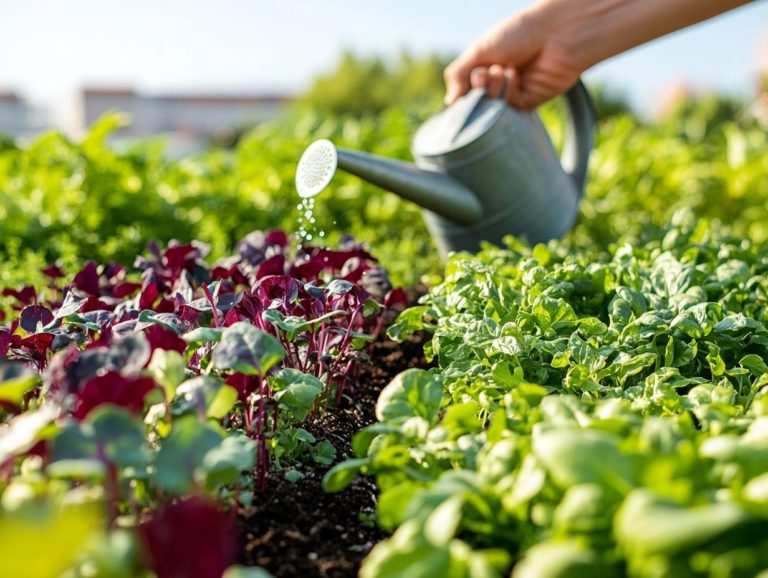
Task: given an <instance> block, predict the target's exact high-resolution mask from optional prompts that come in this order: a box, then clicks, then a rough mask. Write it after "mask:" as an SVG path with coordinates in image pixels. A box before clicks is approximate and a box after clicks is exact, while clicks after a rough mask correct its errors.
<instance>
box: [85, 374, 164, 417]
mask: <svg viewBox="0 0 768 578" xmlns="http://www.w3.org/2000/svg"><path fill="white" fill-rule="evenodd" d="M154 388H155V382H154V380H152V378H151V377H134V378H127V377H124V376H122V375H120V374H119V373H117V372H116V371H110V372H107V373H105V374H104V375H97V376H95V377H92V378H91V379H89V380H88V381H86V382H85V385H83V387H82V389H81V390H80V392H79V393H78V394H77V401H76V402H75V408H74V411H73V412H72V415H73V416H74V417H75V419H78V420H81V421H82V420H83V419H85V418H86V416H87V415H88V414H89V413H90V412H91V411H93V410H94V409H95V408H97V407H99V406H101V405H106V404H111V405H116V406H118V407H123V408H125V409H127V410H129V411H131V412H133V413H135V414H137V415H138V414H140V413H141V411H142V409H144V397H145V396H146V395H147V394H148V393H149V392H150V391H152V390H153V389H154Z"/></svg>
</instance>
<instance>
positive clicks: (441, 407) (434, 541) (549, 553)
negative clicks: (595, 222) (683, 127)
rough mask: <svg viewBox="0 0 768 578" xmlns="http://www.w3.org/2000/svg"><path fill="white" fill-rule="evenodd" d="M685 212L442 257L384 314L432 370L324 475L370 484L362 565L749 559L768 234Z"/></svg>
mask: <svg viewBox="0 0 768 578" xmlns="http://www.w3.org/2000/svg"><path fill="white" fill-rule="evenodd" d="M694 223H695V221H694V220H693V219H692V218H690V215H688V218H686V216H685V215H678V218H677V219H676V223H675V224H673V225H670V226H669V227H668V228H667V230H666V234H665V235H664V236H663V237H662V238H661V239H660V240H658V241H654V242H649V243H647V244H645V245H643V246H634V247H633V246H629V245H617V246H613V247H611V249H610V251H609V253H610V254H609V256H601V255H602V252H597V251H591V250H581V251H573V250H569V251H566V250H564V249H563V248H562V247H560V246H558V245H557V244H554V243H553V244H551V245H550V246H549V247H545V246H543V245H539V246H537V247H534V248H533V249H532V250H530V249H528V248H526V247H525V246H523V245H522V244H519V243H517V242H515V241H510V247H508V248H506V249H500V248H488V249H486V250H484V251H483V252H481V253H480V254H478V255H477V256H476V257H469V256H466V255H457V256H454V257H453V258H452V259H451V261H450V262H449V264H448V266H447V270H446V277H445V280H444V282H443V283H441V284H440V285H439V286H437V287H435V288H434V289H433V290H432V291H431V292H430V293H429V295H427V296H426V297H424V298H423V299H422V304H421V305H419V306H417V307H413V308H410V309H408V310H406V311H405V312H404V313H403V314H401V316H400V317H399V320H398V321H397V323H396V324H395V325H393V326H392V327H391V328H390V330H389V331H390V335H392V336H393V337H394V338H398V339H402V338H403V337H405V336H407V335H409V334H410V333H412V332H417V331H427V332H429V333H430V334H431V335H432V337H431V342H429V343H428V345H427V347H426V352H427V355H428V357H429V356H431V357H433V358H434V359H435V360H436V361H437V362H438V368H436V369H432V370H428V371H424V370H410V371H408V372H405V373H403V374H401V375H400V376H399V377H398V378H397V379H396V380H394V381H393V382H392V383H391V384H390V385H389V386H387V387H386V388H385V389H384V391H383V392H382V394H381V396H380V398H379V401H378V403H377V406H376V416H377V418H378V420H379V422H378V423H377V424H375V425H372V426H370V427H368V428H365V429H364V430H363V431H362V432H361V433H359V434H358V435H357V436H356V437H355V439H354V441H353V447H354V449H355V452H356V458H355V459H352V460H347V461H345V462H342V463H341V464H339V465H337V466H335V467H334V468H333V469H332V470H331V471H330V472H329V473H328V474H327V475H326V478H325V486H326V488H327V489H328V490H330V491H337V490H339V489H341V488H343V487H344V486H345V485H346V484H347V483H349V482H350V481H351V480H352V479H353V478H354V476H355V474H356V472H363V473H365V474H369V475H374V476H375V477H376V481H377V485H378V486H379V488H380V490H381V496H380V501H379V504H378V519H379V522H380V523H381V524H382V525H383V526H384V527H385V528H387V529H390V530H393V531H394V534H393V536H392V537H391V538H389V539H387V540H385V541H383V542H382V543H380V544H379V545H378V546H376V547H375V548H374V550H373V551H372V553H371V554H370V555H369V557H368V558H367V560H366V561H365V562H364V564H363V568H362V571H361V576H362V577H363V578H394V577H396V576H406V575H407V576H409V577H424V578H427V577H430V576H451V577H457V578H459V577H472V578H485V577H488V578H491V577H498V576H507V575H509V572H510V569H513V571H512V576H513V578H565V577H577V576H578V577H581V576H590V577H604V578H614V577H615V578H619V577H623V576H631V577H634V578H662V577H664V578H687V577H690V578H694V577H696V578H704V577H706V578H737V577H743V578H748V577H755V576H758V575H759V576H761V577H763V576H767V575H768V365H767V364H766V363H767V362H768V308H767V307H768V277H767V276H766V272H768V244H765V243H751V242H749V241H745V240H738V239H735V238H733V237H728V236H726V235H724V234H722V233H719V232H718V231H717V229H715V228H710V227H709V226H708V225H707V224H706V223H699V226H694ZM761 571H762V573H761Z"/></svg>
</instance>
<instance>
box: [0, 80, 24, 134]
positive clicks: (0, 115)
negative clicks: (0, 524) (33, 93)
mask: <svg viewBox="0 0 768 578" xmlns="http://www.w3.org/2000/svg"><path fill="white" fill-rule="evenodd" d="M29 116H30V115H29V109H28V108H27V105H26V103H25V102H24V101H23V100H22V99H21V97H19V95H18V94H16V93H15V92H10V91H2V90H0V133H5V134H10V135H13V136H21V135H23V134H25V133H27V131H28V130H29V123H30V118H29Z"/></svg>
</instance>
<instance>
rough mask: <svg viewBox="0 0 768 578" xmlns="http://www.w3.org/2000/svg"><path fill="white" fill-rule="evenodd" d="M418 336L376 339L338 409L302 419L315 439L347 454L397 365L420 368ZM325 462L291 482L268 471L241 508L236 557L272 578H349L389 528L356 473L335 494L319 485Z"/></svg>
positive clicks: (371, 488) (368, 483) (372, 489)
mask: <svg viewBox="0 0 768 578" xmlns="http://www.w3.org/2000/svg"><path fill="white" fill-rule="evenodd" d="M422 344H423V337H422V336H412V337H411V338H409V339H408V340H406V341H405V342H403V343H402V344H397V343H394V342H392V341H389V340H382V341H378V342H377V343H375V344H374V348H373V352H372V355H371V363H370V364H367V365H365V366H362V367H361V371H360V374H359V375H358V376H357V379H356V385H355V386H354V396H353V397H345V399H344V402H343V404H342V406H341V407H340V408H338V410H337V411H334V412H332V413H326V414H324V415H322V416H321V417H320V418H318V419H317V420H314V421H312V422H310V423H307V424H305V427H306V429H308V430H309V431H310V432H312V434H314V435H315V437H317V439H318V440H322V439H327V440H329V441H330V442H331V443H333V445H334V446H335V447H336V448H337V451H338V453H339V456H346V457H348V456H351V455H352V451H351V447H350V443H351V440H352V436H353V435H354V434H356V433H357V432H358V431H360V430H361V429H362V428H363V427H365V426H368V425H371V424H373V423H374V422H375V421H376V417H375V415H374V411H373V410H374V407H375V405H376V399H377V398H378V394H379V392H380V391H381V389H382V388H383V387H384V386H385V385H387V383H389V381H390V380H391V379H392V378H393V377H394V376H395V375H397V374H398V373H400V372H401V371H404V370H406V369H409V368H412V367H421V368H426V367H428V365H429V364H427V363H426V361H425V360H424V355H423V350H422ZM327 470H328V466H316V467H315V468H313V469H312V470H309V471H305V472H304V474H305V477H304V478H302V479H301V480H299V481H297V482H293V483H292V482H289V481H287V480H285V479H284V478H282V477H280V476H277V475H274V474H273V475H272V476H270V477H269V479H268V486H267V489H266V490H264V491H260V492H258V493H257V494H256V495H255V496H254V507H253V508H249V509H247V511H244V510H243V509H241V511H240V512H239V519H238V523H239V526H240V532H241V553H240V561H241V563H243V564H244V565H247V566H259V567H262V568H265V569H266V570H269V571H270V572H271V573H272V574H273V575H274V576H275V578H293V577H296V576H302V577H306V578H313V577H318V578H352V577H354V576H357V571H358V569H359V567H360V562H361V561H362V559H363V558H364V557H365V555H366V554H367V553H368V552H369V551H370V549H371V548H372V547H373V546H374V544H376V543H377V542H378V541H379V540H381V539H382V538H384V537H385V536H386V535H387V533H385V532H383V531H382V530H381V529H380V528H379V527H378V526H377V525H376V523H375V518H374V515H375V507H376V497H377V495H378V490H377V489H376V485H375V484H374V483H373V481H372V480H370V479H368V478H359V479H358V480H356V481H355V482H354V483H353V484H352V485H351V486H350V487H349V488H347V489H346V490H344V491H343V492H341V493H338V494H328V493H326V492H325V491H323V488H322V478H323V475H324V474H325V472H326V471H327Z"/></svg>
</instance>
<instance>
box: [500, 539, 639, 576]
mask: <svg viewBox="0 0 768 578" xmlns="http://www.w3.org/2000/svg"><path fill="white" fill-rule="evenodd" d="M622 576H624V574H623V573H622V572H621V569H620V568H619V566H618V565H615V566H611V565H608V564H606V563H604V562H601V561H600V558H599V557H598V554H597V552H595V551H594V550H592V549H590V548H589V547H588V546H586V545H585V544H582V543H580V542H577V541H576V540H568V541H556V540H546V541H544V542H540V543H538V544H535V545H534V546H533V547H532V548H531V549H530V550H528V551H527V552H526V553H525V556H524V557H523V559H522V560H521V561H520V563H519V564H518V565H517V566H516V567H515V570H514V572H513V573H512V578H622Z"/></svg>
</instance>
